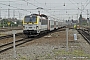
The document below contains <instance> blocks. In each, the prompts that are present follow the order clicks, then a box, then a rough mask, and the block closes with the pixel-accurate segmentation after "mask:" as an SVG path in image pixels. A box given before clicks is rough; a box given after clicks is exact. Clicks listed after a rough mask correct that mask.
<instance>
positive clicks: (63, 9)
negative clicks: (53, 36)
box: [0, 0, 90, 20]
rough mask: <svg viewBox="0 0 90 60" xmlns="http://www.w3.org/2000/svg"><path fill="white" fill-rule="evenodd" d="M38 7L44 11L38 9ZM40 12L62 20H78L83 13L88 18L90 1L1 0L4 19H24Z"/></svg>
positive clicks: (0, 6) (0, 4) (0, 5)
mask: <svg viewBox="0 0 90 60" xmlns="http://www.w3.org/2000/svg"><path fill="white" fill-rule="evenodd" d="M38 7H41V8H43V9H37V8H38ZM8 9H10V10H9V15H8ZM20 9H22V10H20ZM39 10H40V12H41V13H44V14H47V15H49V16H52V17H55V18H58V19H61V20H63V19H65V20H68V19H77V18H78V17H79V15H80V14H81V12H82V14H83V17H84V18H87V12H88V13H89V14H90V0H0V11H1V17H2V18H8V17H10V18H12V17H15V18H20V19H22V18H23V17H24V16H25V15H28V14H32V13H38V11H39ZM88 16H89V15H88Z"/></svg>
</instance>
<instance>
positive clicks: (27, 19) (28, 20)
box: [24, 16, 37, 23]
mask: <svg viewBox="0 0 90 60" xmlns="http://www.w3.org/2000/svg"><path fill="white" fill-rule="evenodd" d="M24 22H26V23H36V22H37V21H36V16H25V18H24Z"/></svg>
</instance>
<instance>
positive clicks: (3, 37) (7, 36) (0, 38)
mask: <svg viewBox="0 0 90 60" xmlns="http://www.w3.org/2000/svg"><path fill="white" fill-rule="evenodd" d="M22 34H23V33H17V34H15V35H16V36H19V35H22ZM11 37H13V35H12V34H11V35H6V36H0V40H2V39H6V38H11Z"/></svg>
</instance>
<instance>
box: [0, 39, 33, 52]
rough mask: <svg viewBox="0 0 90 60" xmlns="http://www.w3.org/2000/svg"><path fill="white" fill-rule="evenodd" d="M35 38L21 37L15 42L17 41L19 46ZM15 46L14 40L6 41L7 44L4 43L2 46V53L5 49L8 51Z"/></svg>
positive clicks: (0, 48) (0, 50)
mask: <svg viewBox="0 0 90 60" xmlns="http://www.w3.org/2000/svg"><path fill="white" fill-rule="evenodd" d="M33 39H34V38H31V39H29V38H22V39H19V40H17V41H15V43H16V45H15V46H16V47H17V46H19V45H22V44H24V43H26V42H29V41H31V40H33ZM12 48H13V42H9V43H6V44H4V45H1V46H0V53H2V52H4V51H7V50H9V49H12Z"/></svg>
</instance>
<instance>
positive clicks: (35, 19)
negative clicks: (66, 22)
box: [23, 14, 61, 36]
mask: <svg viewBox="0 0 90 60" xmlns="http://www.w3.org/2000/svg"><path fill="white" fill-rule="evenodd" d="M60 27H61V25H60V22H58V21H55V20H54V19H49V18H48V16H47V15H45V14H41V15H39V14H31V15H27V16H25V17H24V20H23V33H24V34H25V35H28V36H37V35H39V34H41V33H44V32H48V31H52V30H55V29H58V28H60Z"/></svg>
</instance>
